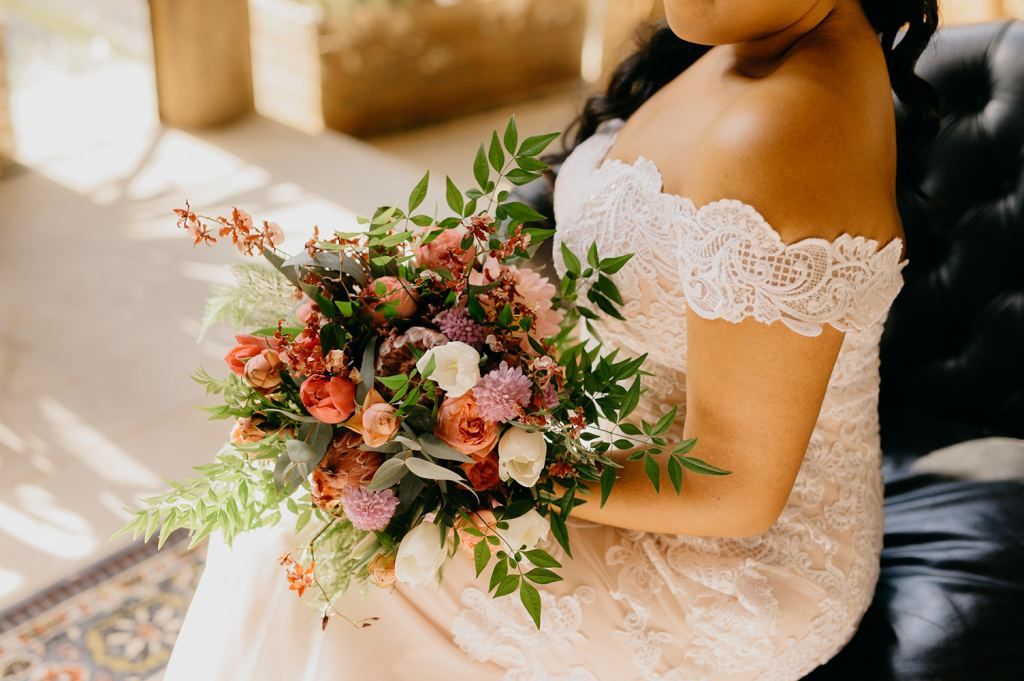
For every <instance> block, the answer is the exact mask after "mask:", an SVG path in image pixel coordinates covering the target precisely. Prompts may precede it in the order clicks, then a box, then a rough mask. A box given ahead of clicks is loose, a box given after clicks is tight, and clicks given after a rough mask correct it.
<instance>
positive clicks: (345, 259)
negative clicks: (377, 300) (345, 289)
mask: <svg viewBox="0 0 1024 681" xmlns="http://www.w3.org/2000/svg"><path fill="white" fill-rule="evenodd" d="M341 273H342V274H347V275H348V276H350V277H352V278H353V279H355V280H356V281H357V282H359V283H360V285H362V286H366V272H364V271H363V268H362V267H360V266H359V263H357V262H356V261H355V258H352V257H351V256H348V255H343V256H341Z"/></svg>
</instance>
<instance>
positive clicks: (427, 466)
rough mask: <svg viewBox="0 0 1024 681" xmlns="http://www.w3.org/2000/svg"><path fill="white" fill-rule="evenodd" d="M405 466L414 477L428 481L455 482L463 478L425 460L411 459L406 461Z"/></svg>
mask: <svg viewBox="0 0 1024 681" xmlns="http://www.w3.org/2000/svg"><path fill="white" fill-rule="evenodd" d="M405 465H406V467H407V468H408V469H409V470H410V471H412V472H413V474H414V475H418V476H419V477H421V478H425V479H427V480H452V481H455V482H458V481H461V480H462V477H461V476H460V475H459V474H458V473H456V472H455V471H452V470H449V469H447V468H443V467H441V466H438V465H437V464H436V463H430V462H429V461H427V460H425V459H417V458H415V457H409V458H408V459H406V461H405Z"/></svg>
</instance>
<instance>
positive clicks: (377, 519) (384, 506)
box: [341, 487, 398, 530]
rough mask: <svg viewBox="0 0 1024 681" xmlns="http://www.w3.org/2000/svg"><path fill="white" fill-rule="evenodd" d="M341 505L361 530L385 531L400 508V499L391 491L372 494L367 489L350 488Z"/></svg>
mask: <svg viewBox="0 0 1024 681" xmlns="http://www.w3.org/2000/svg"><path fill="white" fill-rule="evenodd" d="M341 504H342V506H344V507H345V515H347V516H348V519H349V520H351V521H352V524H353V525H355V526H356V527H358V528H359V529H360V530H383V529H384V528H385V527H386V526H387V524H388V521H390V520H391V516H393V515H394V514H395V509H396V508H398V497H396V496H395V494H394V492H392V491H391V490H389V489H386V490H384V491H382V492H371V491H369V490H367V489H366V488H365V487H349V488H348V491H347V492H346V493H345V496H343V497H342V498H341Z"/></svg>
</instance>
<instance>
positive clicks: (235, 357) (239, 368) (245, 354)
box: [224, 334, 267, 376]
mask: <svg viewBox="0 0 1024 681" xmlns="http://www.w3.org/2000/svg"><path fill="white" fill-rule="evenodd" d="M235 342H236V343H238V345H237V346H235V347H234V348H232V349H231V352H229V353H228V354H227V355H225V356H224V361H225V362H227V363H228V367H230V368H231V371H233V372H234V373H235V375H237V376H244V375H245V360H247V359H250V358H252V357H255V356H256V355H258V354H260V353H261V352H263V351H264V350H266V349H267V339H266V338H257V337H256V336H246V335H243V334H239V335H237V336H235Z"/></svg>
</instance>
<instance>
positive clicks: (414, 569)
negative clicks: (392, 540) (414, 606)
mask: <svg viewBox="0 0 1024 681" xmlns="http://www.w3.org/2000/svg"><path fill="white" fill-rule="evenodd" d="M443 539H444V538H443V537H442V535H441V526H440V525H436V524H434V523H428V522H426V521H424V522H422V523H420V524H419V525H417V526H416V527H414V528H412V529H411V530H409V533H408V534H407V535H405V538H404V539H402V543H401V544H399V546H398V556H397V557H396V558H395V578H396V579H397V580H398V581H400V582H407V583H408V584H409V586H411V587H412V588H414V589H422V588H423V587H425V586H426V585H427V584H429V583H430V580H432V579H433V578H434V575H435V574H437V569H438V568H439V567H441V563H443V562H444V558H445V556H446V555H447V554H448V552H447V550H446V548H445V543H444V541H443Z"/></svg>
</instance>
